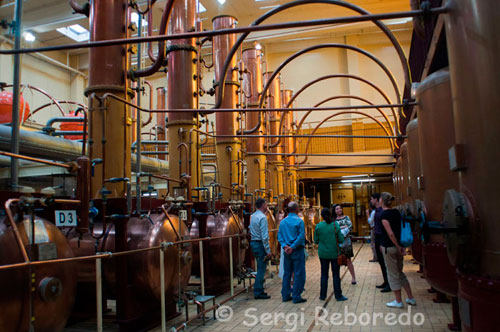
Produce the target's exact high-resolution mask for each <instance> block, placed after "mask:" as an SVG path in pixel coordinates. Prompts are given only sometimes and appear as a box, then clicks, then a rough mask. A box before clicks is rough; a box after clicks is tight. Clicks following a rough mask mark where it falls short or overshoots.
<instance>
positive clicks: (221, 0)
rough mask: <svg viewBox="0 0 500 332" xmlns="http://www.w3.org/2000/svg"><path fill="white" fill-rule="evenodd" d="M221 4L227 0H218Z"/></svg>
mask: <svg viewBox="0 0 500 332" xmlns="http://www.w3.org/2000/svg"><path fill="white" fill-rule="evenodd" d="M217 1H218V2H219V3H220V4H221V5H223V4H225V3H226V0H217Z"/></svg>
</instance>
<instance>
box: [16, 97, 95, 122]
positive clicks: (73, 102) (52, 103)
mask: <svg viewBox="0 0 500 332" xmlns="http://www.w3.org/2000/svg"><path fill="white" fill-rule="evenodd" d="M57 102H58V103H59V104H70V105H77V106H78V107H82V108H83V109H84V112H85V113H86V110H87V105H84V104H81V103H78V102H76V101H71V100H58V101H57ZM54 104H55V102H53V101H52V102H50V103H47V104H45V105H42V106H40V107H38V108H37V109H35V110H34V111H31V113H30V114H28V117H27V118H26V120H27V119H29V118H30V117H31V116H33V115H35V114H36V113H38V112H39V111H41V110H42V109H44V108H45V107H49V106H52V105H54Z"/></svg>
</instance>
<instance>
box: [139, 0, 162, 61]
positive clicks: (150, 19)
mask: <svg viewBox="0 0 500 332" xmlns="http://www.w3.org/2000/svg"><path fill="white" fill-rule="evenodd" d="M155 2H156V1H153V2H152V3H151V10H150V11H149V12H148V37H151V36H152V35H153V24H151V23H152V22H153V7H154V3H155ZM141 37H142V36H141ZM158 52H160V49H159V48H158ZM148 56H149V59H150V60H151V61H152V62H156V60H157V58H156V57H155V56H154V54H153V47H152V43H151V42H149V43H148Z"/></svg>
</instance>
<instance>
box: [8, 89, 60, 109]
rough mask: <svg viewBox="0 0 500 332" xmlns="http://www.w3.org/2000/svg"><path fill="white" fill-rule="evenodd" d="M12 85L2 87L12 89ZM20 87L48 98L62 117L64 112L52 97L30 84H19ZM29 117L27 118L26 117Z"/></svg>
mask: <svg viewBox="0 0 500 332" xmlns="http://www.w3.org/2000/svg"><path fill="white" fill-rule="evenodd" d="M12 86H13V85H12V84H7V85H5V86H4V88H10V87H12ZM21 86H22V87H26V88H28V89H31V90H35V91H38V92H40V93H41V94H42V95H44V96H46V97H47V98H49V99H50V100H52V102H53V103H54V104H55V105H56V106H57V108H58V109H59V111H61V114H62V115H63V116H64V115H65V114H64V111H63V109H62V107H61V104H59V102H58V101H57V100H56V99H55V98H54V97H52V96H51V95H50V94H49V93H48V92H46V91H44V90H42V89H40V88H37V87H36V86H33V85H31V84H21ZM28 117H29V116H28Z"/></svg>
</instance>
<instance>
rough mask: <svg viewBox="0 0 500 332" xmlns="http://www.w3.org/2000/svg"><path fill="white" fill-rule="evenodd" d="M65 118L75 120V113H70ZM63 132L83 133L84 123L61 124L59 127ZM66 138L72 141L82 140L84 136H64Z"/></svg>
mask: <svg viewBox="0 0 500 332" xmlns="http://www.w3.org/2000/svg"><path fill="white" fill-rule="evenodd" d="M64 117H65V118H75V117H78V116H76V115H75V112H73V111H70V112H69V114H67V115H65V116H64ZM59 128H60V129H61V131H83V122H61V125H60V126H59ZM64 138H67V139H71V140H81V139H83V135H64Z"/></svg>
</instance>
